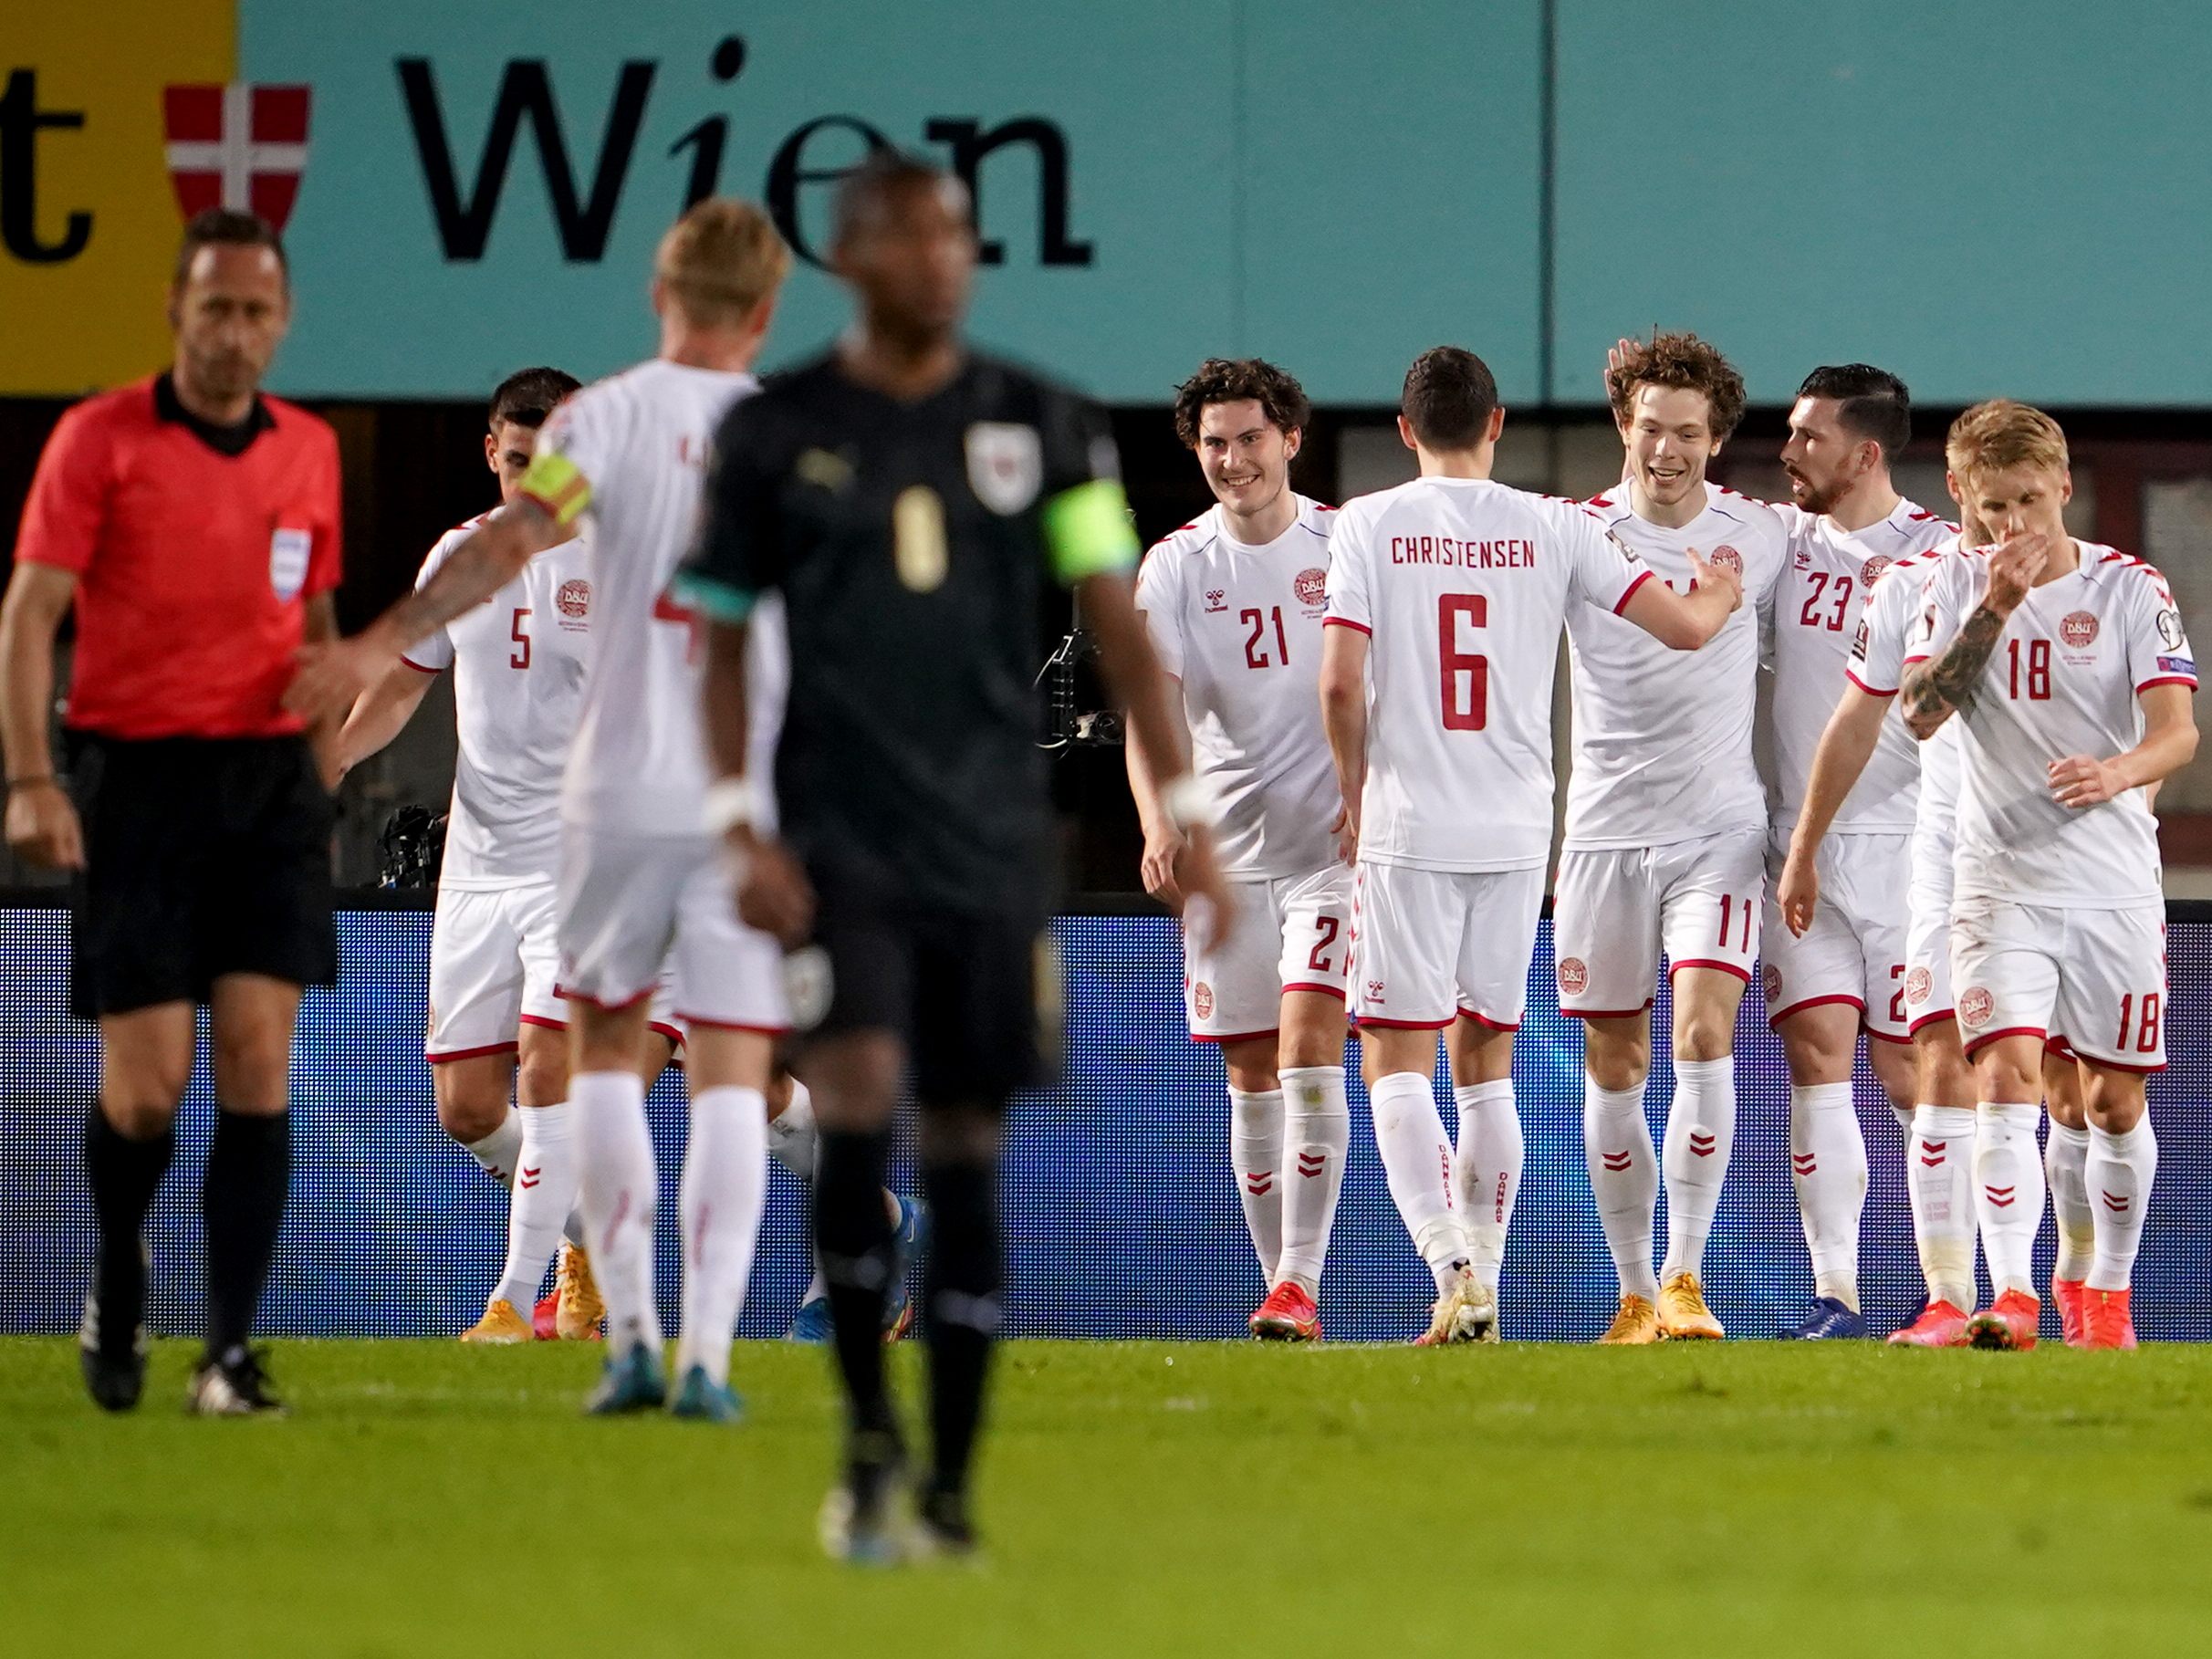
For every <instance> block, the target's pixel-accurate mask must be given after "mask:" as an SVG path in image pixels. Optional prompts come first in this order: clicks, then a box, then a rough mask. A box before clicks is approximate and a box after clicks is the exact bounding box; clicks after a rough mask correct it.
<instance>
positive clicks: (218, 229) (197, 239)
mask: <svg viewBox="0 0 2212 1659" xmlns="http://www.w3.org/2000/svg"><path fill="white" fill-rule="evenodd" d="M203 247H266V248H267V249H268V250H269V252H270V253H272V254H274V255H276V256H277V270H278V271H280V272H282V273H283V275H284V283H285V287H287V288H288V287H291V286H292V265H291V261H289V260H288V259H287V258H286V257H285V256H284V240H283V238H281V237H280V236H278V235H277V227H276V226H275V225H273V224H270V223H269V222H268V221H267V220H266V219H264V218H263V217H262V216H261V215H260V214H249V213H242V212H240V211H239V210H238V209H237V208H235V207H204V208H202V209H201V210H200V211H199V212H198V213H196V214H193V216H192V218H191V219H190V220H189V221H188V222H187V223H186V224H185V226H184V239H183V241H182V242H180V243H178V244H177V268H176V274H175V276H174V277H172V279H171V282H172V286H173V287H180V288H181V287H183V286H184V279H185V277H189V276H190V275H191V274H192V262H193V260H194V259H196V258H198V257H199V255H200V250H201V249H202V248H203Z"/></svg>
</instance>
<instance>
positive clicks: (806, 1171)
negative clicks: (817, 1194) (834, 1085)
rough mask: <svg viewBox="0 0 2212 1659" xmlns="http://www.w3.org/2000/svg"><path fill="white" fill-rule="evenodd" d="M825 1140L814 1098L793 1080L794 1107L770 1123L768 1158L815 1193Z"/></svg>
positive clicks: (792, 1101)
mask: <svg viewBox="0 0 2212 1659" xmlns="http://www.w3.org/2000/svg"><path fill="white" fill-rule="evenodd" d="M821 1148H822V1140H821V1134H820V1132H819V1131H818V1130H817V1129H816V1128H815V1126H814V1096H813V1095H812V1094H810V1093H809V1092H808V1090H807V1086H806V1084H804V1083H802V1082H800V1081H799V1080H798V1079H797V1078H793V1079H792V1080H791V1103H790V1104H789V1105H788V1106H786V1107H785V1108H784V1109H783V1111H782V1112H781V1114H779V1115H778V1116H777V1117H775V1118H772V1119H770V1120H769V1122H768V1156H769V1157H771V1158H773V1159H775V1160H776V1162H777V1163H780V1164H782V1165H783V1166H784V1167H785V1168H786V1169H788V1170H789V1171H790V1172H791V1173H792V1174H794V1175H797V1176H798V1184H799V1185H801V1186H803V1187H805V1188H806V1189H807V1190H808V1191H809V1192H811V1191H813V1190H814V1164H815V1161H816V1159H818V1158H819V1157H820V1155H821Z"/></svg>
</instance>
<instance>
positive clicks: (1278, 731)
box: [1137, 496, 1338, 879]
mask: <svg viewBox="0 0 2212 1659" xmlns="http://www.w3.org/2000/svg"><path fill="white" fill-rule="evenodd" d="M1335 517H1336V510H1335V509H1334V508H1333V507H1326V506H1321V505H1320V503H1319V502H1317V501H1309V500H1307V499H1306V498H1305V497H1304V496H1299V498H1298V517H1297V519H1296V521H1295V522H1293V523H1292V525H1291V526H1290V527H1289V529H1288V530H1285V531H1284V532H1283V533H1282V534H1281V535H1280V536H1278V537H1276V538H1275V539H1274V540H1273V541H1271V542H1268V543H1267V544H1266V545H1265V546H1262V547H1252V546H1249V545H1247V544H1246V543H1244V542H1241V541H1238V540H1237V539H1236V537H1234V536H1233V535H1231V534H1230V531H1229V527H1228V523H1227V515H1226V514H1225V513H1224V512H1223V511H1222V510H1221V508H1220V507H1219V506H1215V507H1213V508H1211V509H1209V510H1208V511H1207V512H1206V513H1205V514H1204V515H1202V516H1200V517H1198V518H1195V519H1194V520H1193V521H1192V522H1191V523H1189V524H1186V525H1184V527H1182V528H1181V529H1180V530H1177V531H1176V532H1175V533H1174V535H1172V536H1170V537H1167V538H1166V539H1165V540H1164V541H1162V542H1161V543H1160V544H1159V545H1158V546H1157V547H1155V548H1153V550H1152V551H1151V552H1150V553H1148V554H1146V555H1145V558H1144V566H1143V569H1142V570H1140V571H1139V572H1138V574H1137V609H1138V610H1141V611H1142V612H1143V615H1144V627H1145V631H1146V632H1147V633H1148V634H1150V635H1151V637H1152V642H1153V651H1155V652H1157V653H1158V654H1159V658H1160V666H1161V667H1162V668H1163V669H1165V670H1166V671H1167V672H1168V673H1171V674H1173V675H1174V676H1175V678H1176V679H1177V680H1178V681H1179V682H1181V683H1182V689H1183V715H1184V720H1185V721H1187V722H1188V724H1189V726H1190V733H1191V767H1192V770H1193V771H1195V773H1196V774H1197V775H1198V776H1199V777H1203V778H1205V779H1206V780H1207V781H1208V782H1209V783H1210V784H1212V785H1213V787H1214V788H1215V790H1216V793H1217V795H1218V797H1219V798H1220V801H1221V819H1220V821H1219V822H1218V823H1217V824H1216V826H1215V829H1214V844H1215V848H1216V851H1217V853H1218V855H1219V857H1220V860H1221V867H1222V869H1223V871H1225V872H1226V873H1227V874H1230V875H1234V876H1237V877H1240V878H1247V879H1248V878H1255V877H1267V878H1274V877H1278V876H1293V875H1304V874H1307V873H1309V871H1316V870H1319V869H1320V868H1321V867H1322V866H1323V865H1325V864H1328V863H1330V862H1331V861H1333V859H1334V857H1335V842H1334V839H1333V838H1332V837H1331V836H1330V833H1329V826H1330V822H1331V821H1332V820H1334V819H1335V818H1336V813H1337V805H1338V800H1337V782H1336V767H1335V766H1334V764H1333V763H1332V762H1331V761H1330V757H1329V739H1328V736H1327V735H1326V734H1325V733H1324V732H1323V731H1322V729H1321V704H1320V673H1321V617H1322V612H1323V610H1324V609H1325V607H1326V605H1327V603H1328V580H1329V527H1330V522H1331V521H1332V520H1333V519H1334V518H1335Z"/></svg>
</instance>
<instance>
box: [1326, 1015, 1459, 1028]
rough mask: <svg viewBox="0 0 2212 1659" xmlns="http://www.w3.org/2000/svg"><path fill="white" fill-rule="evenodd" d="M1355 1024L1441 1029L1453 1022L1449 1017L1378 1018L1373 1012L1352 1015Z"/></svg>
mask: <svg viewBox="0 0 2212 1659" xmlns="http://www.w3.org/2000/svg"><path fill="white" fill-rule="evenodd" d="M1351 1023H1352V1024H1353V1025H1355V1026H1372V1027H1374V1028H1375V1029H1376V1030H1378V1031H1441V1030H1443V1029H1444V1028H1445V1027H1446V1026H1448V1025H1450V1024H1451V1023H1452V1022H1451V1021H1450V1020H1448V1019H1377V1018H1375V1017H1374V1016H1372V1014H1360V1015H1355V1016H1353V1017H1352V1022H1351Z"/></svg>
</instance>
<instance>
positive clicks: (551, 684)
mask: <svg viewBox="0 0 2212 1659" xmlns="http://www.w3.org/2000/svg"><path fill="white" fill-rule="evenodd" d="M490 516H492V515H490V514H489V513H486V514H485V515H484V516H482V517H478V518H473V519H471V520H470V521H469V522H468V523H466V524H464V525H462V526H460V527H457V528H455V529H451V530H448V531H446V532H445V534H444V535H443V536H441V537H439V538H438V542H437V545H436V546H435V547H433V548H431V550H430V556H429V557H428V558H425V559H423V571H422V574H421V575H420V576H418V577H416V578H415V586H416V587H417V588H418V589H419V588H422V587H423V586H424V585H425V584H427V583H428V582H429V580H430V579H431V577H432V576H433V574H434V573H435V572H436V571H437V569H438V567H439V566H441V565H443V563H444V562H445V560H446V558H448V557H449V556H450V555H451V554H452V552H453V550H454V548H457V547H459V546H460V545H461V544H462V543H463V542H464V541H466V540H467V539H468V537H469V536H470V534H471V533H472V532H473V531H475V528H476V527H478V526H479V525H481V524H483V523H484V522H485V519H486V518H489V517H490ZM589 561H590V540H589V538H588V537H585V536H577V537H571V538H570V539H569V540H568V541H565V542H562V543H561V544H560V545H559V546H558V547H557V548H547V549H546V550H545V551H544V552H543V553H540V554H539V555H538V556H537V558H533V559H532V560H530V562H529V563H528V564H527V565H525V566H524V567H523V569H522V574H521V575H519V576H517V577H516V578H515V579H514V580H513V581H511V582H509V583H507V585H506V587H504V588H502V589H500V590H499V591H498V592H496V593H495V594H493V595H492V597H491V598H490V599H488V600H485V601H484V603H483V604H481V605H478V606H477V607H476V608H475V610H470V611H467V612H465V613H464V614H463V615H461V616H457V617H455V618H454V620H453V621H450V622H448V623H447V624H446V625H445V626H444V627H443V628H441V629H439V630H438V631H436V632H435V633H433V634H430V635H428V636H426V637H425V638H423V639H422V640H420V641H418V642H416V643H415V644H413V645H412V646H410V647H409V648H408V651H407V653H406V660H407V662H408V663H411V664H412V665H413V666H414V667H416V668H419V669H421V670H423V672H424V673H433V674H434V673H443V671H444V670H446V669H448V668H450V669H452V670H453V671H454V725H455V727H456V728H457V729H458V732H459V736H460V739H461V754H460V759H459V761H458V763H457V764H456V765H455V767H454V800H453V809H452V812H451V815H450V816H449V817H448V819H447V820H446V826H445V863H444V867H443V870H442V871H441V872H440V874H439V877H438V884H439V886H441V887H450V888H453V889H454V890H456V891H462V892H465V891H468V890H471V889H475V890H485V889H492V888H501V887H509V886H512V885H514V884H515V883H516V882H527V881H540V882H550V881H552V880H553V877H554V874H555V872H556V871H557V870H558V861H559V860H558V855H559V850H560V780H561V773H562V770H563V768H564V767H566V766H567V765H568V761H569V745H570V743H571V742H573V741H574V739H575V736H576V717H577V712H578V710H579V708H580V707H581V706H582V704H583V694H584V674H585V668H586V664H587V663H589V661H590V651H589V647H590V640H591V633H590V630H591V611H592V605H591V582H590V577H589V576H588V575H587V574H586V572H587V571H588V569H589V568H590V562H589Z"/></svg>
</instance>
